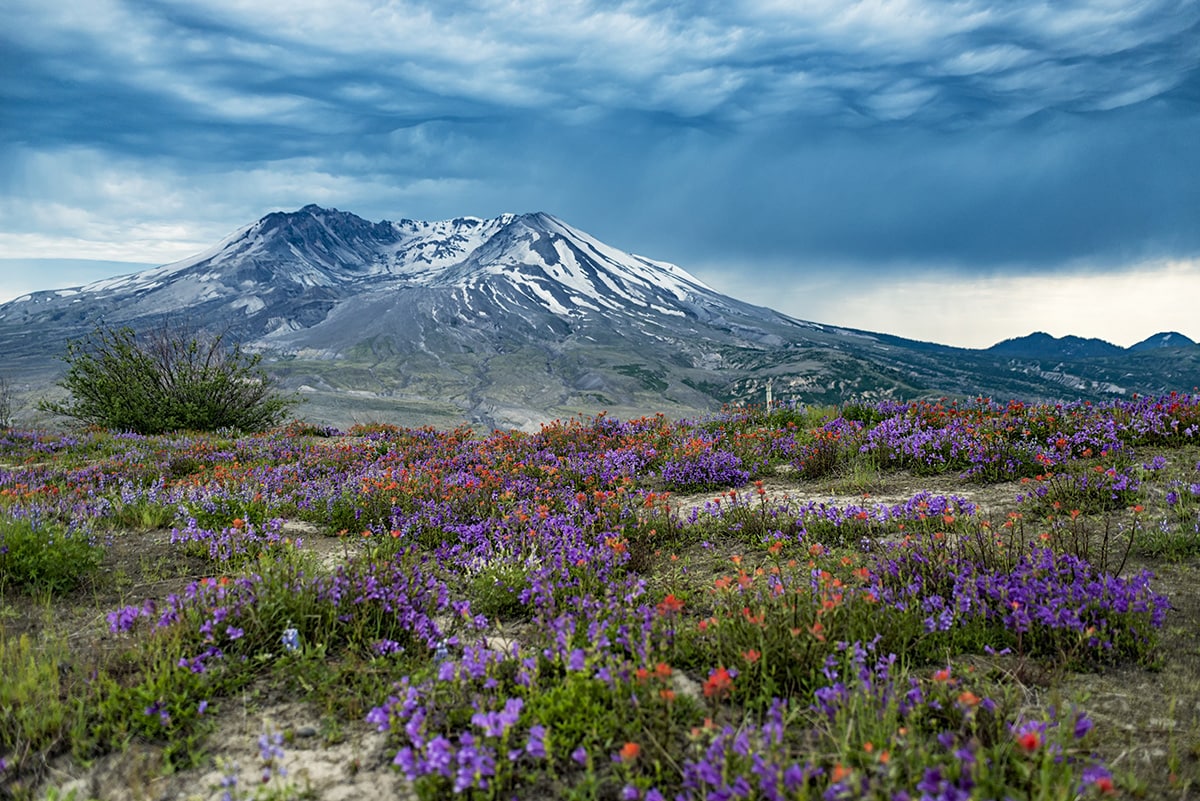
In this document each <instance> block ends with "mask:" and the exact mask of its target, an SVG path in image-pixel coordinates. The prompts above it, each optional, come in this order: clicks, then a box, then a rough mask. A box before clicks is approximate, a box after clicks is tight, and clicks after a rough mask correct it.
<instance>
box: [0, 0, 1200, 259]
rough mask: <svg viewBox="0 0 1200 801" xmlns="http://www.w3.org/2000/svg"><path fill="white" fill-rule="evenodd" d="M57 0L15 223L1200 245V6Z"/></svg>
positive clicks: (976, 251) (677, 242) (725, 255)
mask: <svg viewBox="0 0 1200 801" xmlns="http://www.w3.org/2000/svg"><path fill="white" fill-rule="evenodd" d="M56 5H58V4H46V3H42V2H33V0H13V2H10V3H9V4H8V6H9V10H8V11H7V12H6V14H7V15H8V18H9V21H10V23H11V24H9V25H7V26H6V30H5V32H3V33H0V58H2V59H3V63H2V64H0V66H2V67H3V77H2V78H0V171H2V172H3V174H4V175H6V176H16V177H17V178H18V179H17V180H12V181H6V182H5V183H4V187H6V188H5V189H0V230H4V231H7V232H9V233H10V234H20V235H21V236H22V237H24V239H22V240H21V241H23V242H24V241H29V242H32V241H36V239H37V235H38V233H39V231H46V232H51V231H55V230H56V228H55V226H59V227H61V225H62V223H61V219H62V214H63V212H64V210H65V211H66V214H67V217H68V218H69V219H75V218H80V219H82V220H84V221H85V223H86V225H84V227H85V228H90V229H94V230H96V231H103V230H110V231H117V230H120V228H121V224H122V223H121V219H122V215H123V214H125V215H128V214H132V213H136V214H138V215H141V216H140V217H139V218H138V219H139V222H142V223H147V222H149V223H153V222H154V221H155V219H153V218H154V215H155V214H159V215H160V216H161V222H162V227H163V230H170V229H172V228H173V227H177V225H178V221H179V220H181V219H184V217H183V216H181V215H183V214H185V213H186V210H188V209H190V210H191V211H190V213H191V215H192V219H193V220H195V221H198V222H197V223H196V224H197V226H198V228H197V230H195V231H193V232H191V234H190V236H183V237H177V238H178V239H187V240H189V241H193V240H194V241H204V240H205V239H206V238H207V237H209V236H210V235H211V234H221V233H224V232H226V231H228V230H230V229H231V228H233V227H235V226H236V225H239V224H242V223H244V222H246V221H247V220H248V219H253V218H254V217H256V216H259V215H260V214H261V213H263V212H265V211H266V210H269V209H270V208H275V207H285V208H286V207H289V206H290V207H296V206H299V205H303V204H304V203H307V202H310V201H315V202H322V203H326V204H335V203H336V204H338V205H340V206H342V207H343V208H346V209H348V210H351V211H355V212H357V213H360V214H363V215H364V216H369V217H372V218H375V219H378V218H381V217H396V216H411V217H426V218H434V217H440V216H453V215H457V214H465V213H474V214H485V215H486V214H494V213H499V212H500V211H508V210H512V211H525V210H533V209H544V210H547V211H551V212H553V213H556V214H559V215H560V216H562V217H564V218H566V219H568V220H570V221H572V222H574V223H575V224H577V225H579V226H581V227H583V228H585V229H587V230H590V231H593V232H594V233H596V234H597V235H598V236H601V237H602V238H607V239H609V240H610V241H612V242H613V243H614V244H616V245H618V246H620V247H625V248H628V249H634V250H639V251H641V252H644V253H647V254H648V255H654V256H657V257H660V258H667V259H671V260H674V261H678V262H681V263H684V264H687V263H689V262H692V261H707V262H710V263H715V262H718V261H727V262H730V263H733V262H737V261H741V262H753V261H760V262H761V263H763V264H776V265H784V264H791V265H799V266H801V267H802V266H803V265H806V264H808V265H811V264H814V263H819V264H823V263H854V264H860V265H884V266H887V265H888V264H891V263H930V264H937V265H955V266H958V267H960V268H963V269H971V270H982V271H988V270H999V269H1009V268H1010V267H1012V266H1013V265H1025V266H1030V267H1032V266H1050V265H1055V264H1062V263H1072V262H1079V261H1080V260H1088V261H1089V263H1091V264H1093V265H1094V266H1100V267H1104V266H1116V265H1120V264H1122V263H1124V262H1125V261H1127V260H1129V259H1134V258H1145V257H1149V256H1180V257H1183V256H1188V257H1191V256H1195V255H1196V254H1197V253H1198V252H1200V229H1198V228H1197V226H1195V225H1194V220H1195V219H1198V218H1200V196H1198V190H1197V188H1196V185H1197V182H1196V181H1195V180H1194V176H1196V175H1197V174H1200V148H1197V147H1196V146H1195V145H1194V142H1196V141H1200V72H1198V71H1197V65H1198V64H1200V27H1198V26H1200V5H1198V4H1197V3H1196V2H1194V0H1188V1H1187V2H1174V1H1172V0H1152V1H1150V2H1137V3H1130V2H1064V3H1055V4H1045V3H1040V2H1039V3H1035V2H1023V1H1022V2H1008V1H1006V2H998V1H997V2H981V1H978V0H977V1H976V2H970V1H968V2H960V3H954V4H950V5H947V4H944V3H936V2H931V0H908V1H907V2H905V1H903V0H895V1H891V2H877V3H846V2H844V0H829V1H828V2H823V3H822V2H812V3H805V4H796V3H790V2H784V1H783V0H779V1H778V2H767V1H766V0H764V1H763V2H744V3H716V2H713V3H690V4H685V5H682V6H681V5H679V4H675V3H666V2H658V3H656V2H631V3H621V4H612V3H608V2H603V3H602V2H563V3H555V4H530V3H523V2H520V3H519V2H487V1H486V0H480V1H479V2H461V3H446V2H438V3H432V2H426V3H418V2H398V3H373V2H365V1H360V0H347V1H346V2H339V3H329V2H321V1H319V0H293V1H292V2H288V3H272V2H260V3H240V2H236V0H205V2H192V3H186V4H185V3H169V2H132V1H131V0H127V1H126V2H121V1H120V0H92V1H91V2H82V3H76V4H71V5H70V7H69V8H68V7H66V5H63V7H61V8H56V7H55V6H56ZM98 164H107V165H108V166H107V167H106V168H104V169H98V168H97V165H98ZM131 184H132V185H134V191H136V192H137V193H138V197H140V198H144V197H146V196H153V195H155V194H158V195H160V196H168V199H167V200H164V201H162V202H160V203H157V204H156V203H150V202H139V203H134V204H132V205H131V204H130V201H129V192H128V191H126V192H125V193H124V194H123V190H122V187H127V186H129V185H131ZM88 198H91V200H88ZM147 215H149V216H150V217H151V218H152V219H149V220H147V219H146V216H147ZM48 221H49V222H48ZM48 235H49V233H48ZM152 235H153V234H150V233H147V236H152ZM0 244H4V240H2V239H0ZM9 246H10V247H11V242H10V243H9ZM18 255H23V254H18ZM60 255H62V254H60ZM130 257H134V258H136V254H130Z"/></svg>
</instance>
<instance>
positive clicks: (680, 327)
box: [0, 206, 1200, 428]
mask: <svg viewBox="0 0 1200 801" xmlns="http://www.w3.org/2000/svg"><path fill="white" fill-rule="evenodd" d="M914 313H919V310H914ZM164 321H166V322H167V324H170V325H187V326H191V327H193V328H195V327H204V328H208V329H210V330H213V331H220V332H225V334H226V336H227V337H228V338H229V339H231V340H237V341H240V342H243V343H245V344H246V345H247V346H248V347H250V348H252V349H255V350H258V351H260V352H262V353H263V354H264V357H265V362H264V363H265V364H266V366H267V367H268V369H269V370H270V371H271V372H273V373H276V374H278V375H279V376H280V378H281V380H282V381H283V383H284V385H285V386H287V387H290V388H292V389H294V390H296V391H297V392H299V393H300V395H301V396H303V397H304V398H305V399H306V400H308V401H309V402H308V403H307V404H305V405H304V406H301V407H299V408H298V409H297V415H298V416H300V417H302V418H305V419H308V420H312V421H314V422H326V423H331V424H334V425H340V426H346V425H349V424H351V423H354V422H394V423H399V424H405V425H415V424H427V423H428V424H434V425H454V424H457V423H458V422H461V421H467V422H470V423H471V424H473V425H477V426H480V427H485V428H486V427H500V428H507V427H523V428H533V427H536V426H537V425H538V424H540V423H541V422H544V421H547V420H550V419H554V418H556V417H564V416H570V415H573V414H578V413H588V414H594V413H597V412H600V411H608V412H610V413H612V414H615V415H618V416H622V417H628V416H633V415H640V414H648V413H657V412H663V413H666V414H668V415H672V416H695V415H702V414H707V413H711V412H713V411H715V410H717V409H719V408H720V406H721V405H722V404H725V403H730V402H758V403H761V402H763V400H764V399H765V390H766V387H767V385H768V382H769V383H770V384H771V386H772V389H773V393H774V397H775V398H776V399H777V400H792V399H794V400H799V401H803V402H807V403H834V402H840V401H845V400H849V399H860V400H866V401H873V400H879V399H884V398H895V399H907V398H913V397H920V396H931V395H932V396H936V395H955V396H960V395H961V396H969V395H980V394H982V395H990V396H994V397H997V398H1001V399H1007V398H1011V397H1019V398H1022V399H1027V400H1044V399H1057V398H1085V399H1102V398H1105V397H1112V396H1113V394H1120V393H1125V392H1132V391H1138V392H1146V393H1153V392H1160V391H1165V390H1169V389H1179V388H1187V387H1190V386H1192V385H1193V384H1196V383H1200V367H1198V360H1197V354H1196V351H1198V350H1200V348H1197V347H1196V346H1195V345H1194V343H1190V341H1188V340H1186V339H1185V338H1177V339H1176V340H1174V341H1179V342H1181V343H1185V344H1186V345H1190V346H1191V347H1190V348H1188V347H1183V348H1161V347H1160V348H1154V349H1147V348H1142V349H1141V350H1139V351H1137V352H1132V351H1122V350H1121V349H1119V348H1115V346H1110V347H1112V348H1113V350H1108V349H1104V348H1099V349H1096V348H1093V349H1090V350H1087V351H1080V350H1079V349H1078V348H1077V347H1076V348H1074V350H1069V351H1068V352H1066V353H1063V354H1059V353H1057V352H1054V350H1053V348H1052V347H1050V348H1049V351H1047V343H1044V342H1041V340H1039V341H1038V345H1039V348H1038V349H1032V348H1025V349H1021V348H1012V347H1010V348H1007V349H1005V348H999V349H998V350H997V349H993V350H989V351H975V350H964V349H957V348H949V347H943V346H939V345H932V344H929V343H921V342H913V341H910V340H904V339H901V338H898V337H892V336H888V335H885V334H873V333H869V332H864V331H855V330H850V329H845V328H838V327H833V326H825V325H818V324H816V323H811V322H804V321H801V320H796V319H793V318H791V317H788V316H786V315H783V314H780V313H778V312H774V311H772V310H770V309H765V308H761V307H757V306H751V305H749V304H746V303H742V302H740V301H738V300H735V299H733V298H730V297H727V296H724V295H721V294H719V293H717V292H715V291H713V290H712V289H710V288H709V287H707V286H705V285H704V284H703V283H702V282H700V281H699V280H697V279H696V278H694V277H692V276H691V275H689V274H688V273H687V272H685V271H684V270H682V269H681V268H679V267H677V266H675V265H672V264H668V263H665V262H660V261H654V260H651V259H647V258H643V257H641V256H635V255H631V254H629V253H625V252H623V251H620V250H618V249H616V248H613V247H611V246H609V245H606V244H604V243H602V242H600V241H598V240H596V239H595V238H594V237H591V236H589V235H588V234H586V233H584V232H583V231H580V230H578V229H576V228H573V227H572V226H570V225H568V224H567V223H565V222H563V221H561V220H559V219H557V218H555V217H552V216H550V215H548V214H542V213H535V214H522V215H511V214H506V215H502V216H500V217H497V218H494V219H490V220H483V219H478V218H474V217H463V218H457V219H453V220H444V221H440V222H420V221H414V220H401V221H399V222H394V223H393V222H378V223H371V222H368V221H366V220H363V219H361V218H359V217H357V216H355V215H353V214H349V213H345V212H341V211H337V210H332V209H322V208H319V207H317V206H306V207H304V208H302V209H300V210H299V211H296V212H291V213H284V212H276V213H273V214H269V215H267V216H266V217H263V218H262V219H261V220H258V221H257V222H255V223H252V224H250V225H248V226H245V227H244V228H242V229H240V230H238V231H235V232H234V233H233V234H231V235H230V236H229V237H227V238H226V239H225V240H223V241H222V242H220V243H218V244H217V245H216V246H214V247H213V248H212V249H210V250H208V251H206V252H204V253H201V254H199V255H197V256H194V257H192V258H190V259H186V260H184V261H181V262H176V263H174V264H168V265H164V266H161V267H156V268H153V269H151V270H147V271H144V272H141V273H138V274H135V275H132V276H124V277H121V278H116V279H110V280H106V281H100V282H96V283H94V284H91V285H88V286H85V287H78V288H74V289H69V290H56V291H46V292H36V293H33V294H30V295H27V296H25V297H22V298H18V299H17V300H14V301H11V302H9V303H6V304H3V305H0V354H3V356H4V362H5V370H6V375H7V376H8V379H9V382H10V384H13V385H14V386H16V387H17V388H18V396H19V400H20V401H21V402H22V403H24V404H25V409H24V411H23V412H22V414H24V415H26V416H29V415H31V414H32V412H30V411H29V409H28V404H29V402H30V401H31V400H32V399H34V398H35V397H38V396H39V395H44V394H46V393H47V392H52V391H53V390H52V389H50V387H51V385H52V384H53V382H54V380H55V379H56V377H57V376H58V375H60V374H61V372H62V370H63V369H64V367H65V365H64V364H63V363H62V362H61V361H58V360H56V359H55V358H54V357H55V356H56V355H58V354H61V353H62V352H63V347H64V345H65V342H66V341H67V340H68V339H73V338H74V339H78V338H80V337H83V336H85V335H86V334H88V333H89V332H90V331H92V330H94V328H95V327H96V326H97V325H106V326H122V325H129V326H132V327H134V328H137V329H142V328H150V327H154V326H156V325H161V324H163V322H164ZM1051 339H1052V338H1051ZM1067 344H1073V343H1067ZM1049 345H1053V342H1051V343H1049ZM1080 353H1086V354H1088V355H1086V356H1083V357H1081V356H1079V354H1080Z"/></svg>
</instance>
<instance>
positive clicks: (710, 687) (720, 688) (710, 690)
mask: <svg viewBox="0 0 1200 801" xmlns="http://www.w3.org/2000/svg"><path fill="white" fill-rule="evenodd" d="M732 689H733V674H732V673H730V672H729V671H728V670H727V669H726V668H724V667H719V668H717V669H716V670H714V671H713V672H712V673H711V674H709V677H708V679H707V680H706V681H705V682H704V697H705V698H713V697H716V698H720V697H722V696H723V695H725V694H726V693H728V692H729V691H730V690H732Z"/></svg>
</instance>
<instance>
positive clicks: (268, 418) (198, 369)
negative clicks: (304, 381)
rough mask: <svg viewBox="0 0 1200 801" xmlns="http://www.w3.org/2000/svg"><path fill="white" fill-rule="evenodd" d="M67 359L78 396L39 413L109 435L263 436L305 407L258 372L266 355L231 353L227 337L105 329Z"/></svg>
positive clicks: (72, 345)
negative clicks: (110, 432)
mask: <svg viewBox="0 0 1200 801" xmlns="http://www.w3.org/2000/svg"><path fill="white" fill-rule="evenodd" d="M62 358H63V361H65V362H66V363H67V365H68V368H67V373H66V376H64V378H63V379H62V381H61V382H60V383H61V385H62V386H63V387H64V388H65V389H66V390H67V391H68V392H69V393H70V394H71V397H70V399H69V400H68V401H65V402H50V401H42V402H41V403H39V404H38V407H39V408H40V409H42V410H43V411H48V412H52V413H54V414H60V415H63V416H64V417H70V418H74V419H76V420H79V421H80V422H83V423H87V424H89V425H96V426H100V427H101V428H107V429H112V430H119V431H133V432H136V433H138V434H162V433H165V432H169V431H217V430H220V429H233V430H241V431H262V430H265V429H267V428H270V427H272V426H275V425H277V424H279V423H280V422H281V421H282V418H283V417H284V416H285V415H286V414H287V412H288V410H290V409H291V407H292V406H294V405H295V403H296V402H297V401H296V399H295V398H289V397H282V396H280V395H278V394H277V391H276V389H277V385H276V382H275V380H274V379H272V378H270V377H269V376H267V375H266V374H265V373H264V372H263V371H262V370H261V369H259V367H258V365H259V362H260V361H261V359H262V357H261V355H259V354H253V355H249V354H246V353H244V352H243V351H242V349H241V345H237V344H235V345H233V346H232V347H227V346H226V345H225V342H224V338H223V336H221V335H216V336H209V335H193V334H189V333H187V332H186V331H178V330H172V329H170V328H167V327H165V326H164V327H162V328H160V329H158V330H157V331H153V332H149V333H143V334H142V335H140V336H139V334H137V333H136V332H135V331H134V330H133V329H132V328H119V329H113V328H97V329H96V331H95V332H93V334H92V335H91V337H89V338H87V339H84V340H72V341H71V342H68V343H67V352H66V354H65V355H64V356H63V357H62Z"/></svg>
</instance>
